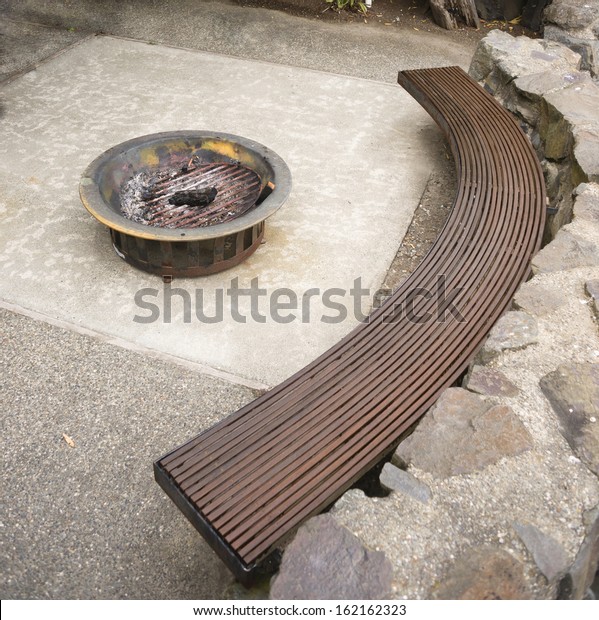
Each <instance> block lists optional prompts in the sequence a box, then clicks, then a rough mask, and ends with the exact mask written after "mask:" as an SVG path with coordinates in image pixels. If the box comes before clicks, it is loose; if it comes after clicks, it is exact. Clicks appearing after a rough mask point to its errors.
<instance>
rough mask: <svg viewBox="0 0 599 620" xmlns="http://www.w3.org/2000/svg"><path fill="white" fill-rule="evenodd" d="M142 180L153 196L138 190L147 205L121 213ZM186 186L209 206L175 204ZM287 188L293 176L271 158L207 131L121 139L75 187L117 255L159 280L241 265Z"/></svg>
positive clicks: (254, 146) (254, 144) (255, 147)
mask: <svg viewBox="0 0 599 620" xmlns="http://www.w3.org/2000/svg"><path fill="white" fill-rule="evenodd" d="M144 178H152V179H154V182H153V185H152V192H154V193H151V192H149V190H148V192H146V193H145V194H144V192H143V191H142V192H141V194H142V195H143V198H144V200H146V202H147V203H148V204H149V207H144V209H139V208H137V205H136V204H134V205H133V208H132V209H127V208H125V207H124V206H123V205H124V199H125V198H127V197H128V195H129V194H130V195H135V196H137V197H139V195H140V191H138V193H137V194H135V192H134V191H133V189H132V187H134V189H135V183H137V179H144ZM156 179H158V181H156ZM190 187H191V188H192V191H196V192H198V191H200V192H201V191H204V192H206V193H207V194H209V192H212V194H210V197H209V198H207V200H206V201H207V202H209V203H210V204H207V205H206V206H202V207H201V208H200V207H198V206H197V205H196V206H195V207H194V208H191V207H189V206H187V205H185V204H183V206H181V205H180V203H185V196H187V195H188V194H186V193H185V192H186V191H187V190H189V188H190ZM290 191H291V173H290V172H289V168H288V167H287V165H286V164H285V162H284V161H283V160H282V159H281V158H280V157H279V156H278V155H277V154H276V153H274V152H273V151H271V150H270V149H268V148H266V147H265V146H263V145H261V144H258V143H257V142H253V141H252V140H248V139H246V138H241V137H239V136H233V135H230V134H223V133H215V132H210V131H174V132H164V133H157V134H152V135H148V136H142V137H139V138H135V139H133V140H128V141H127V142H123V143H122V144H119V145H117V146H115V147H113V148H111V149H109V150H108V151H106V152H105V153H103V154H102V155H100V156H99V157H98V158H97V159H95V160H94V161H93V162H92V163H91V164H90V165H89V166H88V168H87V169H86V170H85V172H84V173H83V176H82V178H81V183H80V186H79V193H80V196H81V200H82V202H83V204H84V206H85V208H86V209H87V210H88V211H89V212H90V213H91V214H92V215H93V216H94V217H95V218H96V219H97V220H99V221H100V222H102V223H103V224H105V225H106V226H108V228H109V229H110V235H111V237H112V243H113V246H114V249H115V251H116V253H117V254H118V255H119V256H120V257H121V258H123V259H124V260H126V261H127V262H128V263H130V264H131V265H133V266H135V267H138V268H139V269H143V270H145V271H149V272H151V273H156V274H158V275H161V276H203V275H208V274H211V273H216V272H218V271H223V270H224V269H229V268H230V267H233V266H234V265H237V264H239V263H240V262H241V261H243V260H244V259H245V258H247V257H248V256H250V254H252V253H253V252H254V251H255V250H256V248H257V247H258V246H259V245H260V242H261V240H262V237H263V236H264V220H265V219H266V218H267V217H268V216H270V215H272V214H273V213H274V212H275V211H276V210H277V209H278V208H279V207H280V206H281V205H282V204H283V203H284V202H285V200H286V199H287V196H288V195H289V192H290ZM177 192H179V193H177ZM181 196H183V198H182V199H181V198H180V197H181ZM123 209H125V211H123ZM140 214H141V215H140Z"/></svg>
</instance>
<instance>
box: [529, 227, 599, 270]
mask: <svg viewBox="0 0 599 620" xmlns="http://www.w3.org/2000/svg"><path fill="white" fill-rule="evenodd" d="M597 265H599V246H597V244H595V243H592V242H591V241H587V240H586V239H582V238H581V237H580V236H578V235H576V234H574V233H571V232H570V231H569V230H564V229H561V230H560V231H558V233H557V235H556V237H555V239H554V240H553V241H552V242H551V243H549V244H548V245H546V246H545V247H544V248H543V249H542V250H541V251H540V252H539V253H538V254H537V255H536V256H535V257H534V258H533V259H532V269H533V271H534V272H535V273H550V272H554V271H564V270H567V269H576V268H577V267H593V266H597Z"/></svg>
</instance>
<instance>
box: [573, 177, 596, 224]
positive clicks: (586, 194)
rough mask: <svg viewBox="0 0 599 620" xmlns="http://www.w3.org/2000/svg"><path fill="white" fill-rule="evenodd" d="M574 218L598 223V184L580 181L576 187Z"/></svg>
mask: <svg viewBox="0 0 599 620" xmlns="http://www.w3.org/2000/svg"><path fill="white" fill-rule="evenodd" d="M573 215H574V218H575V219H580V220H585V221H587V222H596V223H599V184H597V183H582V184H581V185H579V186H578V187H577V188H576V199H575V201H574V208H573Z"/></svg>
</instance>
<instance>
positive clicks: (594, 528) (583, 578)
mask: <svg viewBox="0 0 599 620" xmlns="http://www.w3.org/2000/svg"><path fill="white" fill-rule="evenodd" d="M588 520H589V522H590V526H589V529H588V533H587V535H586V536H585V538H584V540H583V541H582V545H580V549H579V550H578V553H577V554H576V559H575V560H574V563H573V564H572V566H571V567H570V570H569V571H568V574H567V575H566V576H565V577H564V579H562V583H561V587H560V590H561V598H568V599H573V600H580V599H582V598H584V596H585V594H586V593H587V591H588V589H589V587H590V586H591V584H592V583H593V579H594V578H595V573H596V571H597V568H598V563H599V507H596V508H595V509H594V510H592V511H590V512H589V514H588Z"/></svg>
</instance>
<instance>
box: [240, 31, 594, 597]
mask: <svg viewBox="0 0 599 620" xmlns="http://www.w3.org/2000/svg"><path fill="white" fill-rule="evenodd" d="M471 74H472V76H473V77H474V78H475V79H477V80H478V81H480V83H481V84H482V85H484V87H485V88H486V89H487V90H489V91H490V92H491V93H492V94H493V95H494V96H496V97H497V98H498V99H499V100H500V101H501V102H502V103H503V104H504V105H505V106H506V107H507V108H508V109H509V110H511V111H512V112H513V113H514V115H515V116H516V117H517V118H518V120H519V121H520V123H521V124H522V127H523V129H524V130H525V131H526V132H527V133H528V134H529V136H530V137H531V140H532V142H533V144H534V146H535V148H536V150H537V153H538V155H539V158H540V160H541V161H542V165H543V169H544V172H545V176H546V179H547V187H548V194H549V202H550V204H549V205H548V206H549V208H550V209H551V210H554V211H555V214H554V215H552V216H551V217H550V221H549V222H548V226H547V234H546V237H547V241H549V243H548V244H547V245H545V247H544V248H543V249H542V250H541V251H540V252H539V253H538V255H537V256H536V257H535V258H534V260H533V265H532V267H533V273H534V276H533V277H532V278H531V279H530V280H529V281H527V282H526V283H524V284H523V285H522V286H521V287H520V289H519V290H518V292H517V293H516V295H515V297H514V300H513V308H512V309H511V310H510V311H508V312H506V314H504V316H503V317H502V318H501V319H500V320H499V322H498V323H497V324H496V325H495V327H494V328H493V330H492V332H491V334H490V336H489V338H488V340H487V341H486V343H485V344H484V346H483V347H482V349H481V350H480V351H479V354H478V355H477V358H476V359H475V361H474V363H473V364H472V367H471V369H470V372H469V373H468V376H467V377H466V378H465V380H464V382H463V384H462V386H461V387H454V388H450V389H448V390H446V391H445V392H444V393H443V395H442V396H441V398H440V399H439V401H438V402H437V404H436V405H435V406H434V407H433V408H432V409H431V410H430V411H429V412H428V413H427V414H426V415H425V416H424V417H423V419H422V421H421V422H420V423H419V425H418V426H417V428H416V430H415V431H414V433H413V434H412V435H411V436H410V437H409V438H408V439H406V440H405V441H404V442H403V443H402V444H401V445H400V446H399V448H398V449H397V451H396V452H395V454H394V455H393V458H392V459H391V462H389V463H386V464H385V465H384V467H383V469H382V472H381V475H380V483H381V486H382V488H383V489H386V491H387V492H388V495H387V496H386V497H367V496H366V495H365V494H364V493H363V492H362V491H359V490H357V489H353V490H350V491H348V492H347V493H346V494H345V495H344V496H343V497H342V498H341V499H340V500H339V501H338V502H337V503H336V504H335V506H334V507H333V508H332V510H331V511H330V512H329V513H328V514H325V515H320V516H318V517H315V518H313V519H311V520H310V521H308V523H306V524H305V525H304V526H303V527H302V528H300V530H299V531H298V534H297V535H296V537H295V538H294V540H293V541H292V542H291V543H290V544H289V546H288V547H287V549H286V550H285V553H284V556H283V561H282V565H281V569H280V572H279V573H278V575H276V576H275V577H274V579H273V581H272V584H271V590H270V597H271V598H273V599H310V598H314V599H318V598H331V599H335V598H345V599H348V598H364V599H368V598H440V599H456V598H457V599H460V598H476V599H484V598H501V599H511V598H576V599H578V598H583V597H584V596H585V595H587V593H588V591H589V585H590V583H591V582H592V580H593V577H594V574H595V570H596V568H597V562H598V559H599V479H598V476H599V334H598V328H597V321H598V319H599V306H598V305H599V246H598V244H599V86H598V85H597V83H596V82H595V81H593V79H592V78H591V76H590V74H589V73H587V72H585V71H583V70H581V57H580V55H579V54H577V53H576V52H574V51H572V50H570V49H569V48H568V47H565V46H563V45H561V44H560V43H557V42H555V41H543V40H530V39H527V38H525V37H520V38H518V39H514V38H513V37H511V36H510V35H508V34H505V33H503V32H500V31H494V32H491V33H490V34H489V35H488V36H487V37H486V38H485V39H484V40H483V41H482V42H481V44H480V46H479V48H478V50H477V52H476V54H475V56H474V58H473V61H472V66H471ZM228 595H229V596H231V597H238V596H260V595H266V590H262V591H260V590H255V591H254V592H249V593H248V592H245V591H241V590H240V589H239V587H238V586H236V587H234V588H232V589H231V590H230V591H229V593H228Z"/></svg>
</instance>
